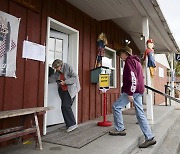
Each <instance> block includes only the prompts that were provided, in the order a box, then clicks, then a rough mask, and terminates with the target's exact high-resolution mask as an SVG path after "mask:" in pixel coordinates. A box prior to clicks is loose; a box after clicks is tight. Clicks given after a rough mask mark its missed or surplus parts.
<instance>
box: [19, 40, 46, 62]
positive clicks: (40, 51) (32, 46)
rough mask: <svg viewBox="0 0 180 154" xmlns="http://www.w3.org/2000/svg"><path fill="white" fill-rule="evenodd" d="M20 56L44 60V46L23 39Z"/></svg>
mask: <svg viewBox="0 0 180 154" xmlns="http://www.w3.org/2000/svg"><path fill="white" fill-rule="evenodd" d="M22 57H23V58H27V59H32V60H38V61H43V62H44V61H45V46H44V45H40V44H37V43H33V42H30V41H27V40H24V42H23V55H22Z"/></svg>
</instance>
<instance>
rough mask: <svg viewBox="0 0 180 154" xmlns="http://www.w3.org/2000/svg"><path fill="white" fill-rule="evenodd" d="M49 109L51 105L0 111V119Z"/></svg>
mask: <svg viewBox="0 0 180 154" xmlns="http://www.w3.org/2000/svg"><path fill="white" fill-rule="evenodd" d="M51 109H52V107H35V108H28V109H18V110H9V111H0V119H4V118H10V117H15V116H21V115H28V114H33V113H37V112H43V111H47V110H51Z"/></svg>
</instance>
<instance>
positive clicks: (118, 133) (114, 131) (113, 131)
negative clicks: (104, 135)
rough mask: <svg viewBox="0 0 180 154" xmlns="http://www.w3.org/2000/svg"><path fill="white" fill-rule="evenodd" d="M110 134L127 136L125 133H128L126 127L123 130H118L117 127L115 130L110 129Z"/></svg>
mask: <svg viewBox="0 0 180 154" xmlns="http://www.w3.org/2000/svg"><path fill="white" fill-rule="evenodd" d="M109 135H114V136H116V135H119V136H125V135H126V130H125V129H124V130H122V131H118V130H116V129H113V130H110V131H109Z"/></svg>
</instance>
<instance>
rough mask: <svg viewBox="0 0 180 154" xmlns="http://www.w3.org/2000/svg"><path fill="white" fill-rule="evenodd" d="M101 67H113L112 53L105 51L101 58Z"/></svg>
mask: <svg viewBox="0 0 180 154" xmlns="http://www.w3.org/2000/svg"><path fill="white" fill-rule="evenodd" d="M102 66H107V67H111V68H112V67H115V61H114V52H112V51H109V50H107V49H105V56H104V57H102Z"/></svg>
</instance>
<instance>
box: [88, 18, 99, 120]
mask: <svg viewBox="0 0 180 154" xmlns="http://www.w3.org/2000/svg"><path fill="white" fill-rule="evenodd" d="M96 39H97V38H96V21H95V20H92V21H91V47H90V48H91V51H90V69H93V68H94V65H95V59H96V52H95V51H96V50H97V47H96V41H95V40H96ZM89 82H90V81H89ZM95 96H96V85H95V84H90V100H89V102H90V103H89V104H90V117H89V118H90V119H93V118H95V117H96V114H95V111H96V97H95Z"/></svg>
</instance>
